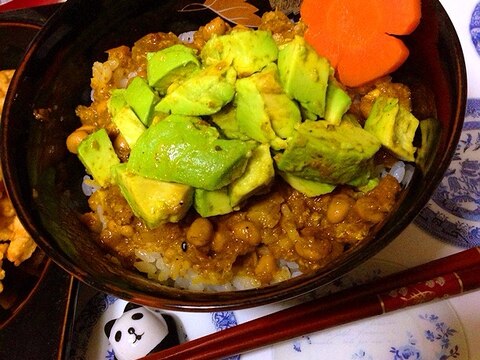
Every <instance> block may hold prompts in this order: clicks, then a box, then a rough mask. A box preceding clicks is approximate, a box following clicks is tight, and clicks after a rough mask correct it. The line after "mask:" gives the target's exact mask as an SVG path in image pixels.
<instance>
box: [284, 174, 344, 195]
mask: <svg viewBox="0 0 480 360" xmlns="http://www.w3.org/2000/svg"><path fill="white" fill-rule="evenodd" d="M279 174H280V176H281V177H282V179H283V180H285V182H286V183H287V184H289V185H290V186H291V187H292V188H294V189H295V190H297V191H298V192H301V193H302V194H304V195H306V196H308V197H315V196H320V195H324V194H329V193H331V192H332V191H333V190H334V189H335V185H331V184H325V183H321V182H318V181H314V180H308V179H304V178H301V177H298V176H295V175H292V174H290V173H286V172H283V171H280V172H279Z"/></svg>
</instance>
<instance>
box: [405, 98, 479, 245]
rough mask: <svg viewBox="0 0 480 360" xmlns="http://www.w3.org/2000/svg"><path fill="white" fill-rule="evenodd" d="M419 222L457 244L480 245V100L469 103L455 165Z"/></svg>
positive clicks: (454, 158) (448, 172)
mask: <svg viewBox="0 0 480 360" xmlns="http://www.w3.org/2000/svg"><path fill="white" fill-rule="evenodd" d="M415 222H416V223H417V224H418V225H419V226H421V227H422V228H424V229H425V230H427V231H429V232H430V233H432V234H433V235H435V236H437V237H438V238H440V239H443V240H446V241H449V242H452V243H454V244H455V245H458V246H462V247H471V246H478V245H480V99H469V100H468V103H467V109H466V116H465V123H464V126H463V132H462V135H461V138H460V142H459V143H458V146H457V150H456V152H455V155H454V157H453V160H452V163H451V164H450V167H449V169H448V171H447V173H446V174H445V177H444V178H443V180H442V182H441V184H440V186H439V187H438V188H437V190H436V191H435V193H434V195H433V196H432V198H431V199H430V201H429V202H428V204H427V206H426V207H425V208H424V209H423V210H422V212H421V213H420V215H419V216H418V217H417V218H416V219H415Z"/></svg>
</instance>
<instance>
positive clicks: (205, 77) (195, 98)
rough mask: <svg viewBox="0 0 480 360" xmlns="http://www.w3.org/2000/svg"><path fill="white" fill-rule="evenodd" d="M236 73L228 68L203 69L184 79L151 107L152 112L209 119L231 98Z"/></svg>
mask: <svg viewBox="0 0 480 360" xmlns="http://www.w3.org/2000/svg"><path fill="white" fill-rule="evenodd" d="M235 80H236V73H235V71H234V70H233V69H230V68H221V67H215V66H211V67H207V68H204V69H202V70H200V71H198V72H196V73H194V74H193V75H192V76H190V77H188V78H187V79H185V81H184V82H182V83H181V84H179V85H178V86H177V87H176V88H174V89H173V90H172V91H171V92H169V93H168V94H167V95H166V96H165V97H164V98H163V99H161V100H160V102H159V103H158V104H157V105H156V106H155V111H158V112H162V113H167V114H176V115H187V116H202V115H211V114H214V113H216V112H217V111H219V110H220V109H221V108H222V107H223V106H225V105H226V104H228V103H229V102H230V101H231V100H232V99H233V97H234V95H235Z"/></svg>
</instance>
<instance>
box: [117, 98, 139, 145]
mask: <svg viewBox="0 0 480 360" xmlns="http://www.w3.org/2000/svg"><path fill="white" fill-rule="evenodd" d="M112 122H113V123H114V124H115V125H116V126H117V128H118V130H119V131H120V133H121V134H122V135H123V137H124V138H125V141H126V142H127V144H128V146H129V147H130V149H131V148H132V147H133V146H134V145H135V143H136V142H137V140H138V138H139V137H140V135H142V134H143V132H144V131H145V130H146V128H145V125H143V123H142V122H141V121H140V119H139V118H138V117H137V115H136V114H135V112H134V111H133V110H132V109H131V108H130V107H129V106H128V105H127V106H124V107H123V108H121V109H120V110H117V111H116V114H115V115H114V116H113V118H112Z"/></svg>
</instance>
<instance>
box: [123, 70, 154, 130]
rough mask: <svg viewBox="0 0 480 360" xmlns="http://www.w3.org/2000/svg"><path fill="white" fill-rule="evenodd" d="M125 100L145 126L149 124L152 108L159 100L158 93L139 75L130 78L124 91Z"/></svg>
mask: <svg viewBox="0 0 480 360" xmlns="http://www.w3.org/2000/svg"><path fill="white" fill-rule="evenodd" d="M125 100H126V102H127V104H128V105H130V107H131V108H132V109H133V111H134V112H135V114H136V115H137V117H138V118H139V119H140V121H141V122H142V123H143V124H144V125H145V126H150V123H151V121H152V115H153V108H154V107H155V104H156V103H157V102H158V100H160V98H159V97H158V95H157V94H156V93H155V91H153V90H152V88H151V87H150V86H149V85H148V84H147V81H146V80H145V79H143V78H141V77H139V76H137V77H135V78H133V79H132V81H131V82H130V84H129V85H128V86H127V89H126V91H125Z"/></svg>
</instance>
